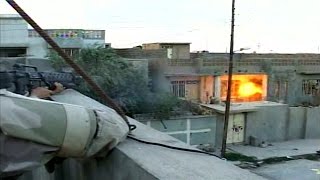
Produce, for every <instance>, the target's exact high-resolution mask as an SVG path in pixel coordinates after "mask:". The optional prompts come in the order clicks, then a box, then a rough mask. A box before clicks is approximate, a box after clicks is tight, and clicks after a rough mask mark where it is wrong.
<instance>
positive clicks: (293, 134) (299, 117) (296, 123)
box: [287, 107, 306, 140]
mask: <svg viewBox="0 0 320 180" xmlns="http://www.w3.org/2000/svg"><path fill="white" fill-rule="evenodd" d="M289 111H290V114H289V115H290V120H289V122H288V132H287V139H288V140H291V139H303V138H304V137H305V127H306V124H305V123H306V109H305V108H304V107H290V108H289Z"/></svg>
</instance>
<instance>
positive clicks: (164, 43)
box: [142, 42, 191, 45]
mask: <svg viewBox="0 0 320 180" xmlns="http://www.w3.org/2000/svg"><path fill="white" fill-rule="evenodd" d="M146 44H161V45H166V44H168V45H169V44H170V45H189V44H191V43H189V42H156V43H144V44H142V45H146Z"/></svg>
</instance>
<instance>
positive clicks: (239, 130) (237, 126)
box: [227, 113, 245, 143]
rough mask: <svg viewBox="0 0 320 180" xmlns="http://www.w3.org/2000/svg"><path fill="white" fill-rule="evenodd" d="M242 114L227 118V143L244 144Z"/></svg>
mask: <svg viewBox="0 0 320 180" xmlns="http://www.w3.org/2000/svg"><path fill="white" fill-rule="evenodd" d="M244 126H245V123H244V114H243V113H240V114H232V115H230V118H229V124H228V135H227V143H241V142H244V129H245V127H244Z"/></svg>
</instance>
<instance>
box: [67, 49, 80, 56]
mask: <svg viewBox="0 0 320 180" xmlns="http://www.w3.org/2000/svg"><path fill="white" fill-rule="evenodd" d="M63 51H64V52H65V53H67V54H68V55H69V56H71V57H72V56H75V55H78V54H79V53H80V49H77V48H64V49H63Z"/></svg>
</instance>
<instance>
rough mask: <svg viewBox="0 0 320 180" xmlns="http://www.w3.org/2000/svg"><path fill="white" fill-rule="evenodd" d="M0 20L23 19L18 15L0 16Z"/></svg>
mask: <svg viewBox="0 0 320 180" xmlns="http://www.w3.org/2000/svg"><path fill="white" fill-rule="evenodd" d="M0 18H8V19H9V18H10V19H23V18H22V17H21V16H20V15H19V14H0Z"/></svg>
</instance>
